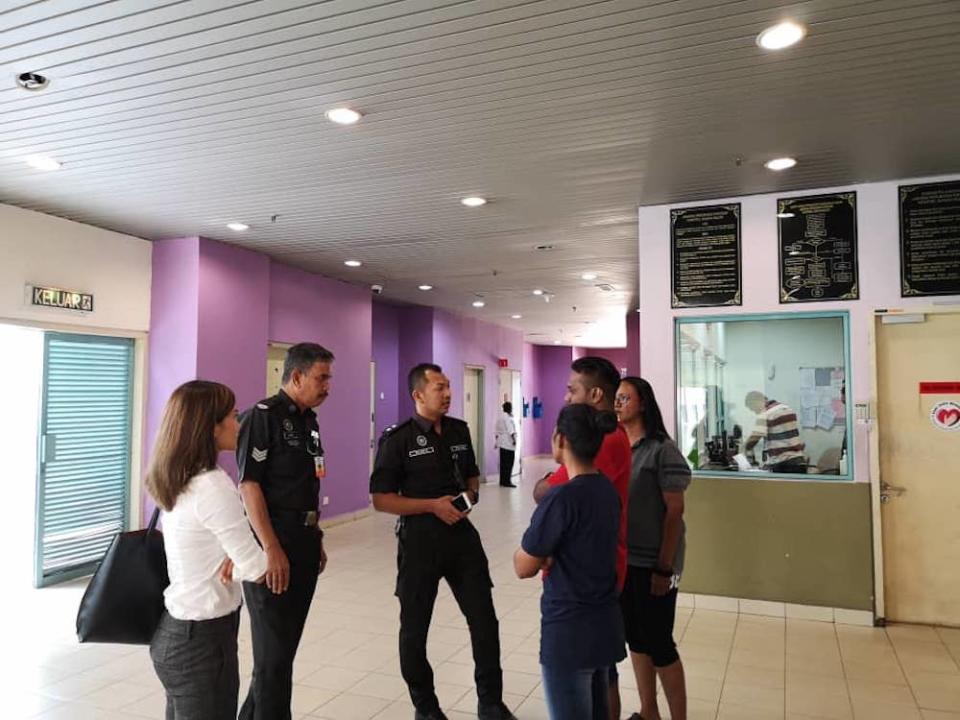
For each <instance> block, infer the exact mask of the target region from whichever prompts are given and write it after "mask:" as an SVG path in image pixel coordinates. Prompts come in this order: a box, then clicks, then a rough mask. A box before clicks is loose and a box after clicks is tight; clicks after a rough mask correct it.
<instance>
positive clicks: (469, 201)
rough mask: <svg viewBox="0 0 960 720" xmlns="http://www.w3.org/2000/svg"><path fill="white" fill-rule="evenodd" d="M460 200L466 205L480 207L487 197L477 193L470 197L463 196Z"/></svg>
mask: <svg viewBox="0 0 960 720" xmlns="http://www.w3.org/2000/svg"><path fill="white" fill-rule="evenodd" d="M460 202H461V203H463V204H464V205H466V206H467V207H480V206H481V205H486V204H487V199H486V198H482V197H479V196H477V195H471V196H470V197H465V198H463V199H462V200H461V201H460Z"/></svg>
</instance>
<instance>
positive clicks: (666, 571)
mask: <svg viewBox="0 0 960 720" xmlns="http://www.w3.org/2000/svg"><path fill="white" fill-rule="evenodd" d="M653 574H654V575H659V576H660V577H673V568H665V567H662V566H660V565H657V566H656V567H654V568H653Z"/></svg>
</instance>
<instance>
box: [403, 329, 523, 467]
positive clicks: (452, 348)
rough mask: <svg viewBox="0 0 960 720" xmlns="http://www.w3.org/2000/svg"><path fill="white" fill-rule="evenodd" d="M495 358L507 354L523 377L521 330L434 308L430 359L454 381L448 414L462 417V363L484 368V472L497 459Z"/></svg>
mask: <svg viewBox="0 0 960 720" xmlns="http://www.w3.org/2000/svg"><path fill="white" fill-rule="evenodd" d="M498 358H507V361H508V363H509V367H510V368H511V369H514V370H520V371H521V378H522V372H523V334H522V333H521V332H520V331H518V330H511V329H509V328H505V327H501V326H500V325H494V324H492V323H488V322H484V321H482V320H478V319H476V318H471V317H462V316H459V315H454V314H452V313H449V312H446V311H444V310H436V311H435V312H434V323H433V359H434V362H436V363H437V364H438V365H440V366H441V367H443V369H444V371H445V372H446V374H447V376H448V377H449V378H450V381H451V383H452V385H453V402H452V404H451V407H450V414H451V415H453V416H454V417H463V374H464V369H465V367H466V366H467V365H474V366H478V367H479V366H482V367H483V370H484V372H483V378H484V391H483V407H484V421H483V424H484V427H483V436H484V441H483V445H484V463H483V466H482V467H481V470H482V472H484V473H485V474H487V475H490V474H492V473H494V472H496V469H497V467H498V463H499V460H498V458H497V451H496V450H495V449H494V447H493V441H494V428H495V426H496V422H497V417H498V415H499V414H500V405H501V400H500V368H499V366H498V364H497V360H498ZM407 369H409V368H407ZM521 382H522V380H521Z"/></svg>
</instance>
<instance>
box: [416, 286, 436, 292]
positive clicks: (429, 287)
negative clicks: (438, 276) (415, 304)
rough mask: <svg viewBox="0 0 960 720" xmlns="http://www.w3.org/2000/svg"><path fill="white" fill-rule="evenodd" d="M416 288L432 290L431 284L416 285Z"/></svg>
mask: <svg viewBox="0 0 960 720" xmlns="http://www.w3.org/2000/svg"><path fill="white" fill-rule="evenodd" d="M417 287H418V288H420V289H421V290H423V291H424V292H426V291H427V290H433V285H418V286H417Z"/></svg>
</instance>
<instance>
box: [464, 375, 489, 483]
mask: <svg viewBox="0 0 960 720" xmlns="http://www.w3.org/2000/svg"><path fill="white" fill-rule="evenodd" d="M468 370H476V371H477V380H478V382H477V403H478V410H477V426H478V427H477V445H478V447H475V448H474V449H473V454H474V459H476V461H477V468H478V469H479V470H480V482H481V484H482V483H483V481H484V478H485V477H486V475H484V473H483V466H484V465H485V463H484V459H485V457H484V455H485V453H486V451H485V447H486V443H485V442H484V432H485V426H486V422H485V421H486V418H485V415H486V412H487V403H486V392H487V388H486V385H487V378H486V370H487V367H486V366H485V365H475V364H473V363H464V364H463V375H461V377H464V376H466V374H467V371H468ZM465 390H466V388H462V389H461V392H463V391H465ZM465 399H466V398H464V400H465ZM464 410H466V408H464ZM464 419H466V418H464Z"/></svg>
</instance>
